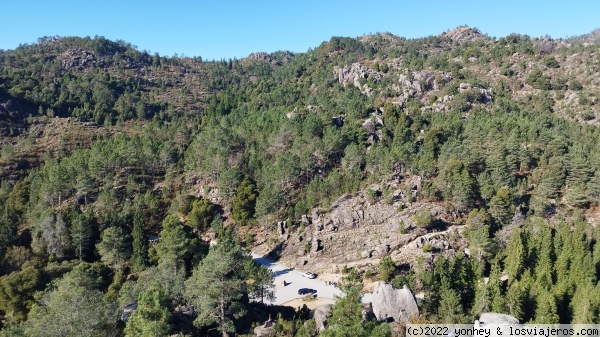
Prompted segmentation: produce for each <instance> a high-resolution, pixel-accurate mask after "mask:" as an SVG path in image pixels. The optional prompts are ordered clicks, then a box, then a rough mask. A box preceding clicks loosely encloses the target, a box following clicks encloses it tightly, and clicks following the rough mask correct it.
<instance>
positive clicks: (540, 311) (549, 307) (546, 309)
mask: <svg viewBox="0 0 600 337" xmlns="http://www.w3.org/2000/svg"><path fill="white" fill-rule="evenodd" d="M536 302H537V305H536V308H535V319H534V323H536V324H556V323H559V317H558V310H557V308H556V298H555V297H554V295H553V294H552V293H551V292H549V291H547V290H542V291H541V292H540V294H538V296H537V301H536Z"/></svg>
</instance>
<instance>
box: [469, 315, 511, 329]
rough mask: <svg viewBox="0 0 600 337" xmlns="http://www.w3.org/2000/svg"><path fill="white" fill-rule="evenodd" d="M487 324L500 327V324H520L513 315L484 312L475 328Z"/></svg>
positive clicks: (476, 322)
mask: <svg viewBox="0 0 600 337" xmlns="http://www.w3.org/2000/svg"><path fill="white" fill-rule="evenodd" d="M486 324H492V325H500V324H511V325H514V324H519V320H518V319H516V318H515V317H513V316H511V315H506V314H498V313H495V312H484V313H483V314H481V317H479V320H477V321H475V326H476V327H480V326H483V325H486Z"/></svg>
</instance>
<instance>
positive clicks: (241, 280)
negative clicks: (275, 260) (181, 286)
mask: <svg viewBox="0 0 600 337" xmlns="http://www.w3.org/2000/svg"><path fill="white" fill-rule="evenodd" d="M253 263H255V262H254V261H253V260H252V257H251V256H250V254H248V253H247V252H245V251H243V250H242V248H241V247H240V246H239V245H238V244H237V243H235V242H234V241H232V240H229V239H227V238H223V239H220V241H219V243H218V244H217V245H216V246H213V247H211V248H210V250H209V252H208V255H206V257H205V258H204V259H203V260H202V261H201V262H200V264H199V265H198V266H197V267H196V268H195V269H194V272H193V274H192V276H191V277H190V278H189V279H188V280H187V281H186V282H185V293H186V297H187V299H188V301H189V302H190V303H191V304H192V305H194V306H195V307H196V308H197V309H198V312H199V314H198V317H197V318H196V319H195V320H194V324H195V325H196V326H199V327H207V326H210V325H213V324H217V326H218V329H219V331H221V333H222V334H223V336H224V337H225V336H228V334H229V333H230V332H234V331H235V327H234V319H236V318H239V317H241V316H242V315H244V314H245V312H246V310H245V308H244V306H243V305H242V302H241V301H242V298H243V295H244V292H245V281H246V279H247V277H248V269H249V268H250V267H251V265H252V264H253Z"/></svg>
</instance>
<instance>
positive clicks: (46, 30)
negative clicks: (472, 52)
mask: <svg viewBox="0 0 600 337" xmlns="http://www.w3.org/2000/svg"><path fill="white" fill-rule="evenodd" d="M0 13H1V18H0V49H5V50H6V49H14V48H16V47H17V46H18V45H19V44H20V43H34V42H36V41H37V39H38V37H42V36H54V35H59V36H91V37H93V36H96V35H98V36H104V37H106V38H108V39H111V40H117V39H120V40H124V41H127V42H130V43H132V44H133V45H135V46H137V47H138V49H140V50H148V51H150V52H152V53H154V52H158V53H159V54H161V55H167V56H172V55H174V54H175V53H177V54H178V55H180V56H181V55H185V56H202V58H204V59H207V60H211V59H222V58H234V57H237V58H242V57H245V56H247V55H248V54H249V53H251V52H257V51H266V52H274V51H277V50H290V51H293V52H305V51H307V50H308V48H314V47H317V46H318V45H319V44H321V42H323V41H326V40H329V39H330V38H331V37H332V36H349V37H356V36H360V35H364V34H369V33H377V32H390V33H393V34H395V35H399V36H404V37H408V38H415V37H425V36H429V35H437V34H440V33H442V32H444V31H446V30H449V29H452V28H455V27H457V26H459V25H465V24H466V25H469V26H471V27H477V28H479V29H480V30H481V31H482V32H483V33H485V34H488V35H490V36H494V37H501V36H506V35H508V34H510V33H521V34H527V35H529V36H532V37H540V36H545V35H550V36H551V37H553V38H560V37H567V36H574V35H581V34H585V33H589V32H591V31H592V30H594V29H596V28H600V20H599V19H600V1H598V0H587V1H584V0H570V1H564V0H563V1H556V0H545V1H536V0H518V1H515V0H502V1H488V0H481V1H475V0H471V1H467V0H429V1H428V0H412V1H404V0H395V1H380V0H370V1H365V0H362V1H355V0H347V1H333V0H331V1H330V0H319V1H314V0H304V1H293V0H282V1H271V0H263V1H251V0H245V1H226V0H221V1H206V0H196V1H178V0H172V1H155V0H145V1H139V0H118V1H117V0H104V1H95V0H79V1H73V0H54V1H50V0H0Z"/></svg>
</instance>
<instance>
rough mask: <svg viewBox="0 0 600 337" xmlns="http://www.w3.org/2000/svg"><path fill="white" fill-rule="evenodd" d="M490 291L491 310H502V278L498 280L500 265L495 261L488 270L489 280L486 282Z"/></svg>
mask: <svg viewBox="0 0 600 337" xmlns="http://www.w3.org/2000/svg"><path fill="white" fill-rule="evenodd" d="M488 287H489V292H490V301H491V304H492V311H493V312H503V311H504V296H503V294H502V280H500V266H499V265H498V264H497V263H494V264H493V265H492V271H491V272H490V281H489V284H488Z"/></svg>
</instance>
